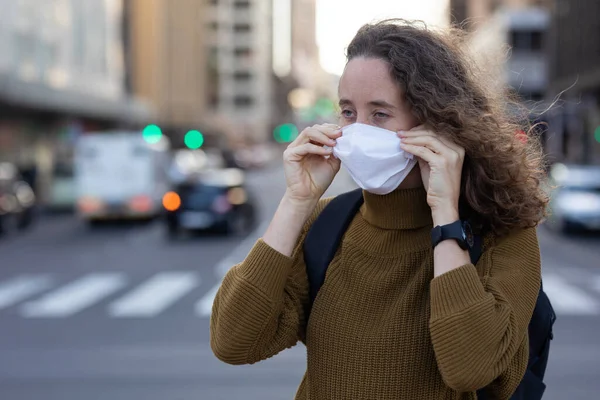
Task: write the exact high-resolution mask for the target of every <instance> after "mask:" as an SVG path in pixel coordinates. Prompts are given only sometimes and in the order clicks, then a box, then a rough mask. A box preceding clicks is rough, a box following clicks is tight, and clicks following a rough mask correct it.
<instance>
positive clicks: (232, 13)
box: [207, 0, 273, 142]
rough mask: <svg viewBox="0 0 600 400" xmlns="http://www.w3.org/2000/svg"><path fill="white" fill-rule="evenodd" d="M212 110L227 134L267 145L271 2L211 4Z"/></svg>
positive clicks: (270, 101)
mask: <svg viewBox="0 0 600 400" xmlns="http://www.w3.org/2000/svg"><path fill="white" fill-rule="evenodd" d="M207 27H208V31H209V34H208V35H207V37H208V43H207V44H208V46H209V50H208V51H209V70H208V80H209V85H208V91H207V97H208V107H209V109H211V110H212V112H213V113H214V115H216V116H217V117H218V122H219V123H222V124H226V125H227V127H228V129H227V130H228V133H229V134H231V135H234V136H237V135H240V136H243V137H245V138H248V139H249V141H258V142H260V141H264V140H265V139H266V138H267V134H268V132H269V129H268V128H269V126H270V120H271V118H272V107H273V98H272V95H273V72H272V58H271V57H272V2H271V1H270V0H212V1H210V2H209V6H208V9H207Z"/></svg>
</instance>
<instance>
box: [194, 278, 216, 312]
mask: <svg viewBox="0 0 600 400" xmlns="http://www.w3.org/2000/svg"><path fill="white" fill-rule="evenodd" d="M220 286H221V283H219V284H218V285H216V286H214V287H213V288H212V289H210V291H209V292H208V293H206V294H205V295H204V296H203V297H202V298H201V299H200V301H198V303H196V314H197V315H198V316H199V317H202V318H206V317H208V316H210V314H211V313H212V305H213V302H214V301H215V296H216V295H217V291H218V290H219V287H220Z"/></svg>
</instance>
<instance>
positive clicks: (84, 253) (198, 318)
mask: <svg viewBox="0 0 600 400" xmlns="http://www.w3.org/2000/svg"><path fill="white" fill-rule="evenodd" d="M248 179H249V184H250V185H251V187H252V188H254V190H257V195H258V196H259V199H258V203H259V204H260V206H261V209H260V215H261V223H259V225H260V226H259V227H258V229H257V230H256V231H255V232H254V233H252V234H250V235H249V236H247V237H245V238H235V237H231V236H229V237H227V236H208V235H200V236H197V237H181V238H180V239H179V240H178V241H169V240H167V238H166V235H165V230H164V226H163V224H160V223H149V224H136V225H122V224H120V225H106V226H100V227H98V228H96V229H90V228H89V227H87V226H86V225H84V224H82V223H81V222H80V221H78V220H76V219H75V218H73V217H72V216H68V215H65V216H60V215H53V216H47V217H44V218H43V219H42V220H41V221H40V222H39V224H38V225H37V226H36V227H35V228H34V229H32V230H31V231H29V232H27V233H26V234H24V235H22V236H19V237H14V238H8V239H6V240H3V241H0V254H2V269H1V271H0V326H2V335H1V338H2V339H1V340H0V354H1V357H2V360H3V362H2V363H0V393H2V399H7V400H30V399H54V400H80V399H89V400H93V399H111V400H121V399H123V400H125V399H127V400H131V399H145V400H154V399H156V400H159V399H160V400H164V399H186V400H187V399H211V400H217V399H237V398H245V399H257V400H258V399H261V400H267V399H291V398H292V397H293V394H294V393H295V389H296V387H297V385H298V384H299V382H300V378H301V376H302V373H303V372H304V368H305V355H304V351H303V349H302V346H301V345H299V346H297V347H296V348H293V349H291V350H288V351H285V352H283V353H281V354H279V355H278V356H277V357H275V358H273V359H271V360H268V361H266V362H262V363H259V364H257V365H253V366H243V367H234V366H228V365H225V364H223V363H221V362H220V361H218V360H217V359H216V358H215V357H214V355H213V354H212V352H211V350H210V347H209V344H208V341H209V330H208V327H209V324H208V321H209V319H208V318H209V315H210V306H211V304H212V298H213V295H214V290H215V289H216V287H217V286H218V284H219V282H220V277H221V276H222V275H223V273H224V272H225V271H226V270H227V268H229V267H230V266H231V265H233V264H234V263H235V262H237V261H239V260H241V259H242V258H243V257H244V256H245V254H246V253H247V251H248V249H249V248H250V246H252V244H253V243H254V241H255V240H256V238H257V237H259V236H260V235H261V233H262V231H263V230H264V228H265V222H267V221H268V219H269V217H270V216H271V215H272V213H273V211H274V209H275V207H276V206H277V203H278V200H279V198H280V196H281V195H282V193H283V190H284V186H283V185H284V180H283V173H282V170H281V168H280V167H279V166H277V165H276V166H274V167H271V168H268V169H266V170H262V171H256V172H252V173H250V174H249V176H248ZM352 187H354V186H353V183H352V182H351V180H350V178H349V177H348V176H347V175H346V174H344V173H343V172H342V173H341V174H340V175H339V176H338V177H337V178H336V181H335V183H334V185H333V186H332V188H331V190H330V192H329V194H335V193H339V192H341V191H344V190H348V189H351V188H352ZM258 189H260V190H258ZM539 235H540V241H541V246H542V253H543V258H544V264H543V265H544V284H545V289H546V291H547V292H548V293H549V295H550V297H551V299H552V301H553V304H554V306H555V308H556V311H557V314H558V321H557V323H556V328H555V340H554V342H553V344H552V353H551V361H550V366H549V370H548V378H547V379H546V381H547V382H548V384H549V388H548V391H547V397H545V399H549V400H563V399H566V398H569V399H572V400H576V399H581V400H583V399H590V394H593V393H598V392H600V382H599V381H598V380H597V379H595V378H596V377H597V376H598V374H600V366H599V365H598V362H597V360H598V358H599V357H600V337H599V336H598V335H597V332H598V330H599V329H600V318H599V315H600V263H599V261H598V260H600V236H599V235H581V236H574V237H569V238H564V237H558V236H556V235H555V234H551V233H548V232H547V230H546V229H544V228H543V227H542V228H540V230H539Z"/></svg>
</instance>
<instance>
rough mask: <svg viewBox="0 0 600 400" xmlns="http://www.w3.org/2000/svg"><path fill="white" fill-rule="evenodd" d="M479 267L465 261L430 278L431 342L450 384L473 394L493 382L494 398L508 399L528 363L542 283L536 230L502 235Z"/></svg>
mask: <svg viewBox="0 0 600 400" xmlns="http://www.w3.org/2000/svg"><path fill="white" fill-rule="evenodd" d="M478 268H479V269H480V272H479V273H478V270H477V269H476V268H475V266H473V265H472V264H467V265H464V266H462V267H460V268H457V269H455V270H452V271H450V272H447V273H445V274H442V275H440V276H438V277H436V278H435V279H433V280H432V282H431V294H430V295H431V318H430V323H429V325H430V333H431V340H432V343H433V347H434V351H435V355H436V359H437V363H438V367H439V370H440V373H441V375H442V378H443V379H444V381H445V382H446V384H447V385H448V386H449V387H451V388H453V389H454V390H457V391H460V392H473V391H476V390H479V389H481V388H483V387H487V386H489V385H490V384H493V386H494V392H495V393H497V394H498V395H499V397H498V398H503V399H504V398H509V397H510V395H511V394H512V393H513V392H514V390H515V389H516V388H517V386H518V384H519V382H520V381H521V379H522V377H523V374H524V373H525V370H526V367H527V361H528V357H529V351H528V336H527V328H528V325H529V321H530V319H531V316H532V314H533V309H534V307H535V303H536V300H537V295H538V292H539V288H540V282H541V265H540V251H539V245H538V239H537V234H536V230H535V228H531V229H524V230H521V231H518V232H515V233H513V234H511V235H509V236H507V237H505V238H503V239H502V240H501V241H500V242H499V243H497V245H495V246H493V247H491V248H490V249H489V250H487V251H486V252H485V253H484V254H483V255H482V259H481V262H480V263H478Z"/></svg>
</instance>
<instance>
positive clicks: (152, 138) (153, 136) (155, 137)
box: [142, 124, 162, 144]
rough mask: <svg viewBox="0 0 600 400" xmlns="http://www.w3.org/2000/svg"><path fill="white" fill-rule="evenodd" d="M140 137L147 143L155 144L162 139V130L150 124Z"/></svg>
mask: <svg viewBox="0 0 600 400" xmlns="http://www.w3.org/2000/svg"><path fill="white" fill-rule="evenodd" d="M142 137H143V138H144V140H145V141H146V142H148V143H151V144H155V143H158V142H160V139H161V138H162V130H161V129H160V127H158V126H157V125H154V124H151V125H148V126H146V127H145V128H144V130H143V131H142Z"/></svg>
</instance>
